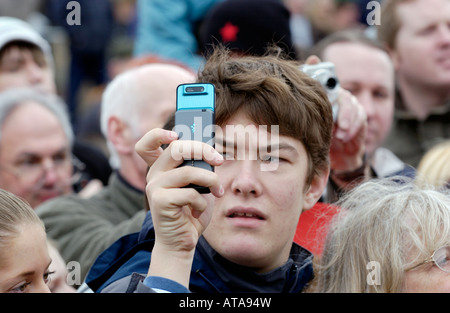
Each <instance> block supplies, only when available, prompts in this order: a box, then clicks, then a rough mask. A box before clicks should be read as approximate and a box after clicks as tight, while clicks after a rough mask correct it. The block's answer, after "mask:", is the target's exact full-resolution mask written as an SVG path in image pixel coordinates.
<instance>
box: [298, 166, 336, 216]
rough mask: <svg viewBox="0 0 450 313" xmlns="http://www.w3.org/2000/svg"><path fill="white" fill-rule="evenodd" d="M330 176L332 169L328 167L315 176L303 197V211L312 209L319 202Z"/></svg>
mask: <svg viewBox="0 0 450 313" xmlns="http://www.w3.org/2000/svg"><path fill="white" fill-rule="evenodd" d="M329 174H330V169H329V168H328V167H327V169H325V170H323V171H321V172H320V173H318V174H317V175H315V176H314V178H313V180H312V182H311V185H310V186H309V187H308V190H307V191H306V193H305V196H304V197H303V211H307V210H309V209H311V208H312V207H313V206H314V205H315V204H316V203H317V201H319V199H320V197H321V196H322V194H323V191H324V190H325V187H326V185H327V182H328V176H329Z"/></svg>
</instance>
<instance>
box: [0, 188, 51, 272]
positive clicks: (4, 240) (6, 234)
mask: <svg viewBox="0 0 450 313" xmlns="http://www.w3.org/2000/svg"><path fill="white" fill-rule="evenodd" d="M30 224H33V225H39V226H40V227H42V229H43V230H44V231H45V227H44V223H43V222H42V221H41V219H40V218H39V217H38V216H37V215H36V213H35V212H34V210H33V209H32V208H31V206H30V205H29V204H28V203H27V202H25V201H24V200H22V199H20V198H19V197H17V196H16V195H14V194H12V193H10V192H8V191H5V190H3V189H0V265H1V264H2V260H3V257H4V256H5V255H7V252H5V251H6V250H7V249H8V248H9V245H10V243H11V242H12V240H14V239H15V238H16V237H17V236H18V235H20V233H21V231H22V226H24V225H30Z"/></svg>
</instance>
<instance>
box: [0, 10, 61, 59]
mask: <svg viewBox="0 0 450 313" xmlns="http://www.w3.org/2000/svg"><path fill="white" fill-rule="evenodd" d="M16 40H19V41H25V42H28V43H31V44H34V45H35V46H37V47H38V48H39V49H40V50H41V51H42V52H43V54H44V56H45V58H46V60H47V62H48V64H49V65H50V66H53V54H52V50H51V47H50V45H49V43H48V42H47V40H45V39H44V38H43V37H42V36H41V35H40V34H39V33H38V32H37V31H36V30H34V29H33V28H32V27H31V25H30V24H28V23H26V22H25V21H23V20H20V19H18V18H14V17H9V16H1V17H0V50H1V49H3V47H4V46H5V45H7V44H8V43H10V42H12V41H16Z"/></svg>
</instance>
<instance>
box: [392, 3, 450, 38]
mask: <svg viewBox="0 0 450 313" xmlns="http://www.w3.org/2000/svg"><path fill="white" fill-rule="evenodd" d="M396 13H397V16H398V19H399V21H400V30H403V31H405V30H406V31H415V30H417V29H420V28H421V27H424V26H426V25H428V24H429V23H432V22H437V21H439V20H441V19H446V20H450V0H415V1H404V2H402V3H400V4H399V5H398V7H397V10H396Z"/></svg>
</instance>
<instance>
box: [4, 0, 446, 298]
mask: <svg viewBox="0 0 450 313" xmlns="http://www.w3.org/2000/svg"><path fill="white" fill-rule="evenodd" d="M67 3H68V1H60V0H56V1H52V0H48V1H41V7H40V13H42V15H43V16H46V18H47V19H48V20H47V21H48V23H49V25H52V27H56V28H58V27H59V28H61V29H63V30H64V31H65V32H66V33H67V38H69V46H68V50H67V51H68V54H67V57H70V60H71V61H70V62H69V61H68V62H67V64H69V65H70V66H68V70H67V71H66V73H67V86H66V87H65V88H64V90H58V89H59V87H60V86H61V83H59V82H58V78H59V77H60V75H61V69H60V68H59V66H60V63H59V62H58V61H57V60H56V57H55V53H54V51H55V50H54V48H55V47H54V46H53V45H52V41H51V40H49V38H48V37H47V38H46V36H47V35H48V33H47V34H44V33H42V32H39V31H38V30H37V29H36V27H33V21H30V20H27V19H26V16H17V17H14V16H13V13H14V10H13V9H11V7H8V2H7V1H6V2H4V4H3V5H2V6H3V8H2V9H4V12H7V13H8V14H3V13H2V15H9V16H0V292H8V293H20V292H78V293H87V292H95V293H118V292H120V293H125V292H142V293H145V292H152V293H155V292H156V293H158V292H173V293H187V292H196V293H219V292H220V293H223V292H263V293H299V292H307V293H328V292H332V293H340V292H341V293H366V292H383V293H386V292H391V293H392V292H393V293H401V292H450V265H449V264H450V263H449V261H448V258H449V256H450V165H449V164H450V94H449V90H450V88H449V87H450V26H449V25H450V2H449V1H448V0H412V1H406V0H380V1H378V2H377V3H380V5H381V8H382V10H380V11H379V12H378V11H377V12H375V13H377V14H380V16H379V17H380V23H379V25H368V23H367V20H366V16H367V14H368V13H369V11H368V10H369V7H370V8H374V7H375V8H376V6H373V4H372V6H368V3H369V1H362V0H360V1H358V0H320V1H316V0H209V1H195V0H184V1H177V2H173V1H166V0H153V1H147V0H136V1H128V0H104V1H78V3H79V6H80V8H81V11H80V12H81V13H80V12H78V13H80V14H81V19H80V21H81V25H68V24H67V19H66V17H67V14H68V13H69V10H68V9H67V6H66V5H67ZM7 9H8V10H7ZM33 10H38V9H37V8H36V7H34V8H33ZM96 11H99V12H101V16H100V15H99V16H96V14H95V12H96ZM76 13H77V12H73V14H76ZM372 13H374V12H372ZM97 18H99V19H100V20H101V21H100V22H99V21H98V20H96V19H97ZM118 25H122V26H123V25H127V27H129V28H127V29H131V30H129V32H127V35H126V36H124V35H123V29H124V27H122V28H120V27H119V26H118ZM120 30H121V31H120ZM124 37H126V38H128V39H129V40H128V41H124V40H122V39H123V38H124ZM130 42H132V43H133V49H130V48H128V46H127V44H129V43H130ZM120 43H123V45H124V46H125V47H124V48H123V49H125V50H127V52H117V51H122V50H121V49H120V47H119V46H120ZM111 47H112V48H111ZM111 51H115V53H116V55H115V56H112V55H111V53H112V52H111ZM119 55H120V57H119ZM118 59H121V60H122V61H121V62H118V61H117V60H118ZM323 62H327V64H328V63H331V64H332V65H333V70H332V71H329V75H331V76H332V77H333V79H335V81H336V82H337V83H338V84H337V87H336V88H337V89H336V97H337V100H336V102H337V104H338V110H337V111H334V110H333V109H332V105H331V100H330V98H329V93H327V92H326V90H325V88H324V85H323V84H322V82H321V81H320V80H319V79H317V78H316V77H315V76H311V75H309V74H307V73H305V72H303V70H302V65H304V64H308V65H310V66H314V65H318V64H319V65H320V64H323ZM86 78H92V79H93V80H94V83H95V85H96V87H98V86H101V97H99V99H98V101H97V102H96V103H93V104H92V111H89V113H90V114H88V115H87V117H86V116H83V115H82V114H80V111H79V110H80V103H81V100H80V99H81V98H82V95H83V92H86V90H85V89H83V86H82V82H83V80H84V79H86ZM192 83H210V84H213V85H214V87H215V109H214V116H215V123H216V125H217V127H218V129H219V130H220V132H219V131H216V133H215V145H214V147H211V146H210V145H209V144H208V143H203V142H199V141H187V142H186V141H184V140H178V139H179V138H178V137H179V134H178V133H177V132H175V131H174V128H173V126H174V118H175V111H176V102H177V98H176V89H177V86H179V85H181V84H192ZM94 102H95V101H94ZM34 114H36V115H34ZM86 124H89V125H90V128H91V131H93V132H94V135H95V136H94V137H95V140H94V139H93V137H91V136H90V137H89V138H88V137H87V136H85V133H83V131H82V130H83V127H84V126H85V125H86ZM261 126H265V127H261ZM271 126H272V127H271ZM273 126H276V128H274V127H273ZM92 129H93V130H92ZM274 129H276V131H275V130H274ZM90 135H92V134H90ZM241 139H243V140H241ZM199 151H201V155H200V156H199V155H197V153H198V152H199ZM198 157H201V158H202V159H203V160H204V161H205V162H207V163H209V164H210V165H211V166H212V167H213V168H214V170H213V171H208V170H205V169H202V168H197V167H193V166H180V165H181V164H182V162H183V160H185V159H193V158H198ZM190 184H195V185H200V186H203V187H207V188H209V191H210V192H209V193H207V194H202V193H199V192H198V191H197V190H195V189H194V188H184V187H185V186H188V185H190ZM68 264H72V265H73V264H75V265H73V266H72V267H70V268H69V267H68V266H67V265H68ZM69 270H71V271H73V272H71V273H70V275H69ZM69 277H71V279H69ZM74 277H75V278H76V279H73V278H74Z"/></svg>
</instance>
